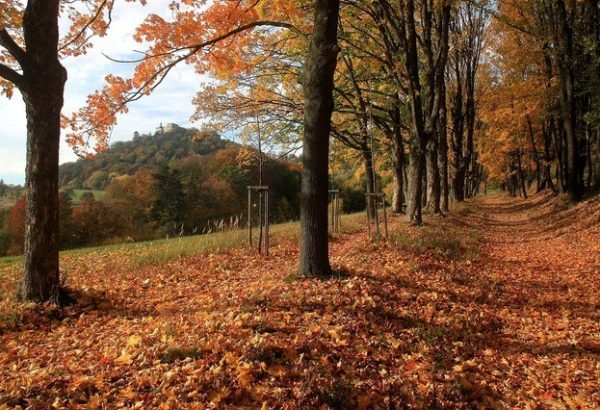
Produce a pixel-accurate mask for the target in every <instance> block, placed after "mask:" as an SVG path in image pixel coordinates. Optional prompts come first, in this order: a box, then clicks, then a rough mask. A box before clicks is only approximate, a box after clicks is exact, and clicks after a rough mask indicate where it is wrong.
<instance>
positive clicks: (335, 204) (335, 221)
mask: <svg viewBox="0 0 600 410" xmlns="http://www.w3.org/2000/svg"><path fill="white" fill-rule="evenodd" d="M329 195H330V197H331V205H330V207H331V231H332V232H334V233H337V232H339V230H340V190H339V189H330V190H329Z"/></svg>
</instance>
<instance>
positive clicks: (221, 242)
mask: <svg viewBox="0 0 600 410" xmlns="http://www.w3.org/2000/svg"><path fill="white" fill-rule="evenodd" d="M364 220H365V215H364V213H356V214H350V215H343V216H342V221H341V230H342V232H345V233H349V232H353V231H356V230H358V229H360V228H361V227H362V225H363V222H364ZM257 231H258V230H257V229H254V230H253V233H254V237H255V242H256V241H257V238H258V232H257ZM299 234H300V223H299V222H288V223H284V224H277V225H272V226H271V245H277V244H279V243H282V242H285V241H296V242H297V241H298V240H299ZM247 241H248V233H247V231H246V230H245V229H238V230H232V231H225V232H216V233H212V234H208V235H196V236H182V237H176V238H169V239H159V240H153V241H147V242H134V243H123V244H116V245H107V246H96V247H91V248H80V249H72V250H67V251H63V252H61V253H60V255H61V259H64V258H78V257H80V256H85V255H89V254H102V255H104V256H105V257H106V258H110V257H111V255H115V256H116V255H117V254H118V255H119V260H120V261H122V258H123V257H125V259H126V261H127V262H129V263H131V264H133V265H137V266H139V265H145V264H150V263H155V262H160V261H168V260H173V259H177V258H181V257H185V256H189V255H194V254H202V253H206V252H213V253H218V252H224V251H227V250H230V249H235V248H239V247H242V246H244V245H246V243H247ZM22 259H23V258H22V256H9V257H4V258H0V269H4V268H9V267H12V266H14V265H15V264H19V263H21V262H22Z"/></svg>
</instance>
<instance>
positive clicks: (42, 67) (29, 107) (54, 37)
mask: <svg viewBox="0 0 600 410" xmlns="http://www.w3.org/2000/svg"><path fill="white" fill-rule="evenodd" d="M58 3H59V2H58V0H30V1H29V2H28V4H27V8H26V10H25V13H24V18H23V30H24V36H25V43H26V50H27V64H25V65H24V67H23V76H24V79H25V85H24V86H23V87H22V89H21V92H22V94H23V99H24V101H25V106H26V112H27V168H26V174H27V175H26V183H25V186H26V194H27V216H26V226H27V231H26V234H25V266H24V268H25V270H24V273H23V277H22V279H21V284H20V287H19V292H18V296H19V298H20V299H21V300H26V301H33V302H52V303H59V302H60V278H59V268H58V249H59V238H58V234H59V220H58V219H59V218H58V209H59V207H58V152H59V144H60V112H61V109H62V106H63V92H64V85H65V81H66V79H67V74H66V71H65V69H64V68H63V67H62V65H61V64H60V62H59V60H58V52H57V49H58V35H59V32H58Z"/></svg>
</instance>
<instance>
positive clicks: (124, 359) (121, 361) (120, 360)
mask: <svg viewBox="0 0 600 410" xmlns="http://www.w3.org/2000/svg"><path fill="white" fill-rule="evenodd" d="M131 360H132V359H131V355H130V354H122V355H121V356H119V357H117V358H116V359H115V360H114V362H115V364H118V365H129V364H131Z"/></svg>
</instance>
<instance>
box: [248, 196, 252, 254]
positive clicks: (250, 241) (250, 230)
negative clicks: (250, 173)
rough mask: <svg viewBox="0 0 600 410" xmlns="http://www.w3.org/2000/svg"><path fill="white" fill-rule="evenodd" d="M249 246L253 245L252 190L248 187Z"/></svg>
mask: <svg viewBox="0 0 600 410" xmlns="http://www.w3.org/2000/svg"><path fill="white" fill-rule="evenodd" d="M248 246H252V190H251V189H250V187H248Z"/></svg>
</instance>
